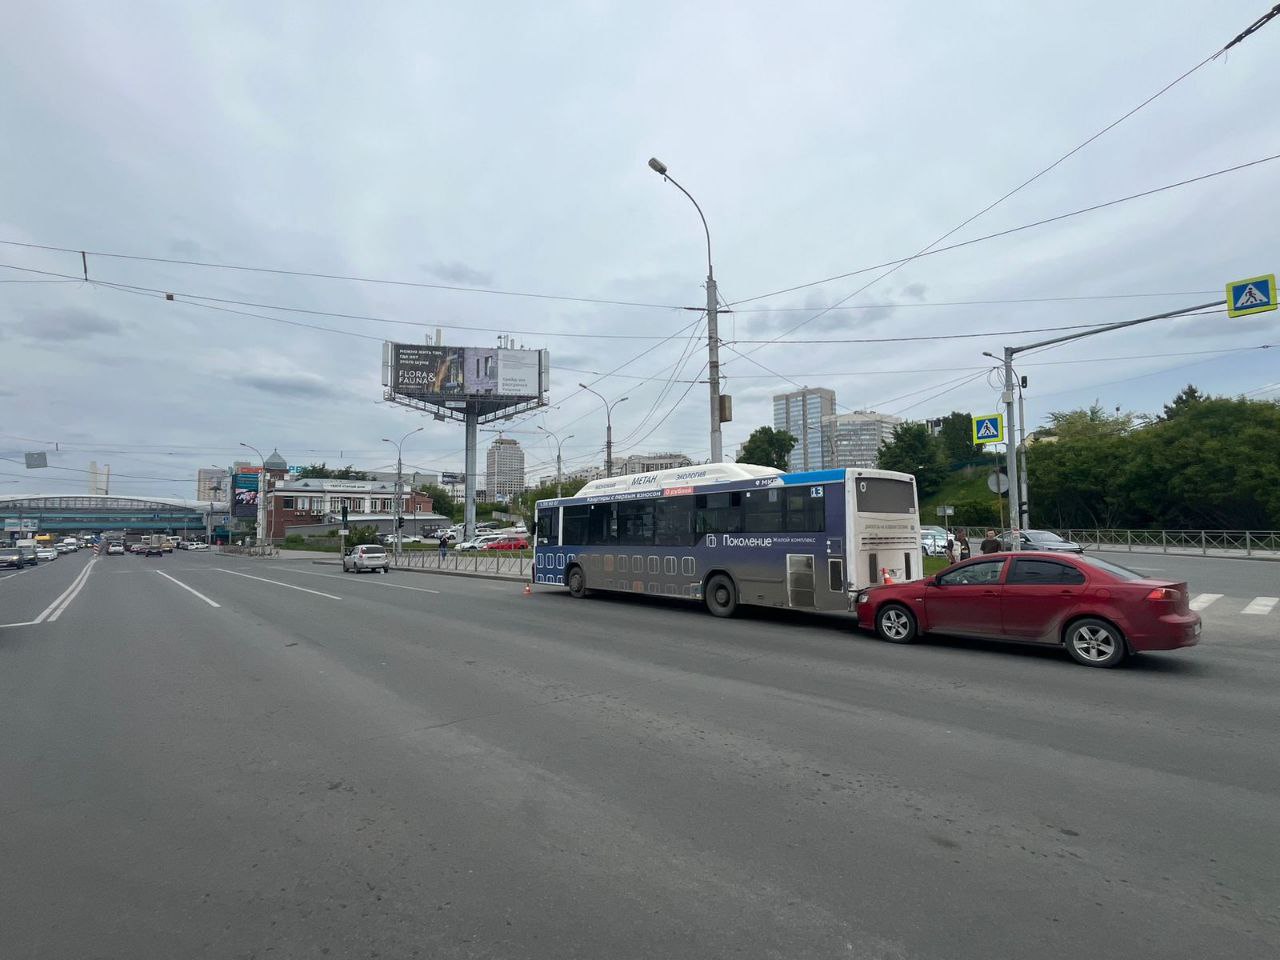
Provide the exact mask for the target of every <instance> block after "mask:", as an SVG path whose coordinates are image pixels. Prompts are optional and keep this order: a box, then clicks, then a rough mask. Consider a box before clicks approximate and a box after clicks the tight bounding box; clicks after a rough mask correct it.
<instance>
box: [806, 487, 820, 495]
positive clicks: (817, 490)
mask: <svg viewBox="0 0 1280 960" xmlns="http://www.w3.org/2000/svg"><path fill="white" fill-rule="evenodd" d="M809 496H811V497H821V496H822V488H821V487H810V488H809Z"/></svg>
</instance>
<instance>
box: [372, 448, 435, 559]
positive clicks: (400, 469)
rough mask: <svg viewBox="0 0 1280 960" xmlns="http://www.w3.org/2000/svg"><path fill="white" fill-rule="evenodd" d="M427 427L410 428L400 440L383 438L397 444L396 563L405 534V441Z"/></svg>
mask: <svg viewBox="0 0 1280 960" xmlns="http://www.w3.org/2000/svg"><path fill="white" fill-rule="evenodd" d="M425 429H426V428H425V427H418V428H417V429H416V430H410V431H409V432H408V433H406V434H405V435H404V436H403V437H401V438H400V439H399V440H388V439H387V438H386V437H383V438H382V442H383V443H394V444H395V445H396V508H395V511H394V516H395V531H396V532H395V538H396V539H395V548H394V550H395V558H396V563H399V562H400V540H401V538H402V537H403V536H404V534H403V533H401V532H400V531H401V525H400V519H401V517H403V516H404V506H403V504H401V502H400V485H401V483H402V481H403V479H404V442H405V441H406V440H408V439H409V438H410V437H412V436H413V435H414V434H415V433H421V432H422V431H423V430H425Z"/></svg>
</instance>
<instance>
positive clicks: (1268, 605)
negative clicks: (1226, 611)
mask: <svg viewBox="0 0 1280 960" xmlns="http://www.w3.org/2000/svg"><path fill="white" fill-rule="evenodd" d="M1277 603H1280V597H1254V598H1253V601H1252V602H1251V603H1250V604H1249V605H1248V606H1247V607H1245V608H1244V609H1243V610H1241V611H1240V612H1241V613H1249V614H1255V615H1258V616H1263V615H1265V614H1268V613H1270V612H1271V611H1272V610H1274V609H1275V607H1276V604H1277Z"/></svg>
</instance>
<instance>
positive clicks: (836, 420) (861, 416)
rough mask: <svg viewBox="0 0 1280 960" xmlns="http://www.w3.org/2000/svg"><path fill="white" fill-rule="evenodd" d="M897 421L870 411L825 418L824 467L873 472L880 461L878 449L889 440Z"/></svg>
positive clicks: (895, 418)
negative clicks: (826, 459)
mask: <svg viewBox="0 0 1280 960" xmlns="http://www.w3.org/2000/svg"><path fill="white" fill-rule="evenodd" d="M900 423H902V418H901V417H894V416H890V415H889V414H887V413H876V412H875V411H874V410H857V411H855V412H853V413H841V414H838V415H836V416H831V417H826V418H825V419H824V420H823V421H822V434H823V439H824V445H825V447H826V449H827V451H828V458H829V459H828V466H832V467H836V468H838V469H848V468H850V467H855V468H873V467H875V466H876V465H877V464H878V462H879V460H880V448H881V447H882V446H884V444H886V443H888V442H889V441H890V440H892V439H893V429H894V427H896V426H897V425H898V424H900Z"/></svg>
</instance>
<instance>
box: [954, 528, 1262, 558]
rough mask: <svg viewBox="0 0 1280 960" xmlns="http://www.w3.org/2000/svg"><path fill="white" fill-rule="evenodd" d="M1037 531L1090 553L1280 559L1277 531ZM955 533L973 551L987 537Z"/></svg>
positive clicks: (970, 531)
mask: <svg viewBox="0 0 1280 960" xmlns="http://www.w3.org/2000/svg"><path fill="white" fill-rule="evenodd" d="M1038 529H1043V530H1052V531H1053V532H1054V533H1056V534H1057V535H1058V536H1060V537H1062V538H1063V539H1065V540H1071V541H1074V542H1075V543H1078V544H1080V545H1081V546H1082V547H1084V548H1086V549H1092V550H1120V551H1129V552H1132V553H1179V554H1199V555H1201V556H1205V557H1277V558H1280V530H1130V529H1112V530H1107V529H1102V528H1098V527H1093V528H1083V529H1082V528H1070V529H1062V528H1054V527H1041V528H1038ZM956 531H957V532H963V533H964V534H965V535H966V536H967V537H968V538H969V543H970V544H971V545H972V546H973V547H974V548H975V549H976V547H977V545H978V544H979V543H981V542H982V538H983V537H984V536H985V535H986V528H982V527H957V528H956Z"/></svg>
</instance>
